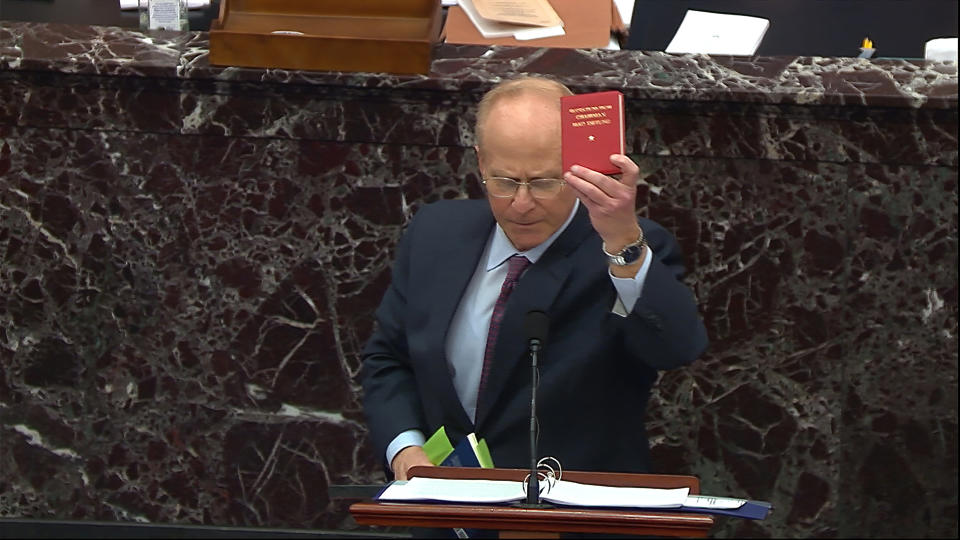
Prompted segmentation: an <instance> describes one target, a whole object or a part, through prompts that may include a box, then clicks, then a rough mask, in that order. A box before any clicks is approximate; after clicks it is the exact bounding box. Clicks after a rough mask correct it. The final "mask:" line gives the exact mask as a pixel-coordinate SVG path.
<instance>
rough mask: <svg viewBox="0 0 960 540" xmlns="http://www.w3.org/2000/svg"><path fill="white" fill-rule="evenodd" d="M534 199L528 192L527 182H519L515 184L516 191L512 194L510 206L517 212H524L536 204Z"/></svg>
mask: <svg viewBox="0 0 960 540" xmlns="http://www.w3.org/2000/svg"><path fill="white" fill-rule="evenodd" d="M536 204H537V203H536V199H534V198H533V195H532V194H530V185H529V184H520V185H519V186H517V192H516V193H515V194H514V195H513V203H512V206H513V208H514V209H515V210H517V211H518V212H526V211H528V210H530V209H531V208H533V207H534V206H536Z"/></svg>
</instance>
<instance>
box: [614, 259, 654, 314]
mask: <svg viewBox="0 0 960 540" xmlns="http://www.w3.org/2000/svg"><path fill="white" fill-rule="evenodd" d="M651 261H653V250H652V249H650V246H647V253H646V256H645V257H644V258H643V264H641V265H640V269H639V270H637V275H635V276H633V277H632V278H619V277H617V276H615V275H613V273H610V279H611V280H613V286H614V287H616V289H617V298H618V299H619V300H620V303H621V304H622V305H623V309H624V310H625V313H623V314H622V315H623V316H624V317H626V316H627V315H626V314H627V313H630V312H631V311H633V306H634V305H636V303H637V300H639V299H640V293H641V292H643V283H644V282H645V281H646V280H647V273H648V272H649V271H650V262H651ZM607 272H608V273H609V272H610V271H609V270H608V271H607ZM616 311H617V310H616V306H615V307H614V312H616Z"/></svg>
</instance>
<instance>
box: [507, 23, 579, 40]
mask: <svg viewBox="0 0 960 540" xmlns="http://www.w3.org/2000/svg"><path fill="white" fill-rule="evenodd" d="M564 34H566V32H564V31H563V27H562V26H545V27H542V28H540V27H538V28H529V29H527V30H520V31H518V32H514V34H513V39H516V40H518V41H527V40H529V39H543V38H548V37H556V36H562V35H564Z"/></svg>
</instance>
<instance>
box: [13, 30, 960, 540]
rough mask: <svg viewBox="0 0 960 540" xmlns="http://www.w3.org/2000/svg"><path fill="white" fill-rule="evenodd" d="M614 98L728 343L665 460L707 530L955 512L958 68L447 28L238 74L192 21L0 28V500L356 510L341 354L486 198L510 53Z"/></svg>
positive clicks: (698, 375)
mask: <svg viewBox="0 0 960 540" xmlns="http://www.w3.org/2000/svg"><path fill="white" fill-rule="evenodd" d="M520 72H529V73H547V74H553V75H555V76H557V77H558V78H560V79H561V80H563V81H564V82H566V83H568V84H569V85H570V86H571V87H572V88H573V89H574V90H575V91H578V92H579V91H589V90H594V89H606V88H616V89H620V90H622V91H623V92H624V93H625V94H626V96H627V107H628V110H627V124H628V128H629V131H628V146H629V147H630V149H631V150H632V154H633V156H634V157H635V158H636V159H637V161H638V163H639V164H640V166H641V169H642V171H643V179H642V180H641V182H640V185H639V187H638V189H639V190H640V197H639V208H638V212H639V213H641V214H642V215H646V216H649V217H651V218H654V219H656V220H658V221H660V222H661V223H663V224H664V225H666V226H667V227H668V228H669V229H671V230H672V231H674V232H675V233H676V234H677V236H678V238H679V239H680V241H681V243H682V245H683V247H684V249H685V251H686V254H687V259H688V265H689V268H690V276H689V280H690V283H691V284H692V285H693V287H694V288H695V291H696V293H697V296H698V298H699V300H700V304H701V307H702V313H703V316H704V319H705V321H706V324H707V328H708V331H709V333H710V338H711V347H710V350H709V351H708V353H707V354H706V355H705V356H704V357H703V359H702V360H701V361H700V362H698V363H697V364H695V365H693V366H691V367H690V368H688V369H684V370H681V371H677V372H671V373H667V374H665V375H664V377H663V378H662V380H661V383H660V385H659V387H658V389H657V392H656V394H655V395H654V397H653V402H652V404H651V408H652V411H651V418H650V421H649V425H650V431H651V437H652V441H653V454H654V457H655V459H656V460H657V462H658V464H659V467H660V470H661V472H669V473H685V474H695V475H697V476H699V477H700V478H701V479H702V482H703V489H704V491H705V492H708V493H711V494H718V495H738V496H747V497H752V498H755V499H761V500H768V501H771V502H773V503H774V504H775V507H776V509H775V511H774V513H773V514H772V515H771V517H770V518H769V519H767V520H766V521H763V522H745V521H736V520H719V521H718V526H717V529H716V534H717V536H745V535H747V536H860V535H864V536H889V535H891V534H894V535H903V536H955V535H956V532H957V517H956V516H957V256H958V255H957V156H958V151H957V72H956V65H953V64H924V63H912V62H904V61H875V62H870V61H865V60H856V59H844V60H840V59H823V58H761V59H754V60H743V59H730V58H717V59H711V58H709V57H698V56H671V55H665V54H659V53H651V54H642V53H635V52H609V51H558V50H555V51H550V50H539V49H509V48H499V49H494V50H491V51H488V50H487V49H485V48H482V47H464V46H441V47H439V48H438V49H437V51H436V59H435V61H434V64H433V68H432V71H431V73H430V75H429V76H425V77H394V76H386V75H375V74H325V73H298V72H286V71H260V70H244V69H220V68H213V67H210V66H209V65H208V63H207V61H206V36H205V34H202V33H187V34H153V35H152V36H151V37H150V39H149V40H147V39H145V37H144V36H143V35H142V34H140V33H138V32H133V31H128V30H119V29H109V28H88V27H71V26H60V25H43V24H33V23H0V257H2V270H0V517H32V518H59V519H90V520H107V521H113V520H117V521H149V522H159V523H203V524H217V525H251V526H254V525H255V526H272V527H295V528H338V527H344V528H351V527H355V525H354V524H353V523H352V521H351V520H350V518H349V516H348V513H347V512H346V505H347V504H348V503H349V502H350V501H342V500H331V499H330V497H329V494H328V490H327V486H329V485H331V484H346V483H372V482H378V481H381V480H382V476H381V473H380V471H379V467H378V457H377V456H373V455H371V452H370V449H369V448H368V447H367V445H366V440H365V433H366V431H365V427H364V424H363V418H362V415H361V412H360V407H359V401H358V397H359V394H358V392H359V388H358V385H357V384H356V381H354V379H353V377H354V375H356V373H357V370H358V368H359V360H360V359H359V351H360V348H361V347H362V344H363V342H364V340H365V339H366V337H367V336H368V334H369V332H370V329H371V315H372V311H373V309H374V308H375V306H376V304H377V303H378V301H379V298H380V295H381V293H382V291H383V290H384V288H385V286H386V284H387V282H388V280H389V264H390V259H391V255H392V248H393V246H394V245H395V242H396V240H397V238H398V235H399V234H400V231H401V230H402V227H403V225H404V224H405V223H406V221H407V219H409V217H410V216H411V215H412V213H413V212H415V211H416V209H417V208H418V206H419V205H420V204H422V203H424V202H427V201H431V200H436V199H438V198H451V197H465V196H473V197H476V196H479V194H480V192H479V189H478V187H477V180H478V178H477V173H476V169H475V167H476V160H475V157H474V155H473V153H472V150H471V146H472V144H473V137H472V134H471V127H472V122H473V108H474V105H475V103H476V101H477V99H479V97H480V95H482V93H483V91H485V90H486V89H487V88H489V87H490V86H491V85H492V84H493V83H495V82H496V81H497V80H499V79H500V78H501V77H505V76H511V75H514V74H516V73H520Z"/></svg>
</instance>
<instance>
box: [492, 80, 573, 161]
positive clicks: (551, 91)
mask: <svg viewBox="0 0 960 540" xmlns="http://www.w3.org/2000/svg"><path fill="white" fill-rule="evenodd" d="M570 95H573V92H571V91H570V89H569V88H567V87H566V86H564V85H562V84H560V83H558V82H556V81H553V80H550V79H545V78H542V77H522V78H519V79H513V80H509V81H505V82H502V83H500V84H498V85H496V86H494V87H493V88H492V89H491V90H490V91H489V92H487V93H486V94H485V95H484V96H483V99H481V100H480V104H479V105H478V106H477V124H476V126H475V128H474V135H475V137H476V142H477V149H478V150H480V151H482V149H483V139H484V135H485V133H484V132H485V131H486V127H487V121H488V120H489V119H490V111H491V110H493V109H495V108H497V106H498V105H500V104H502V103H506V102H518V101H527V102H540V103H544V104H547V106H548V107H555V108H556V111H557V113H558V114H559V112H560V98H561V97H562V96H570ZM557 127H558V128H559V125H558V126H557Z"/></svg>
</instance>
